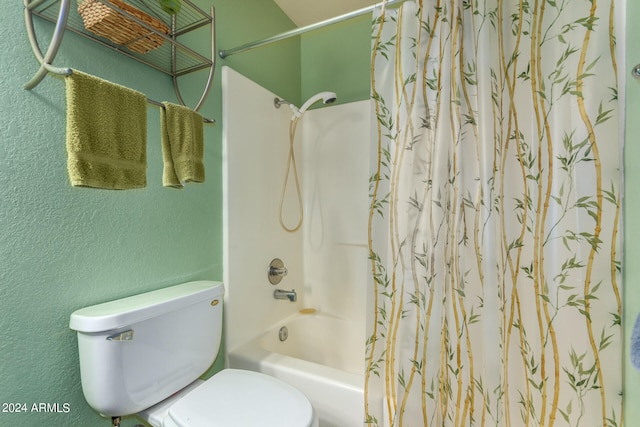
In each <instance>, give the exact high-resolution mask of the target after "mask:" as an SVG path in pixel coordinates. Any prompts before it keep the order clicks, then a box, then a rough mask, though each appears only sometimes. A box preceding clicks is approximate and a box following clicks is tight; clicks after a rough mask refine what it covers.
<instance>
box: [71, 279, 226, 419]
mask: <svg viewBox="0 0 640 427" xmlns="http://www.w3.org/2000/svg"><path fill="white" fill-rule="evenodd" d="M223 294H224V287H223V285H222V283H220V282H212V281H196V282H188V283H183V284H181V285H176V286H171V287H168V288H164V289H160V290H157V291H153V292H147V293H144V294H140V295H135V296H132V297H128V298H124V299H120V300H116V301H111V302H107V303H104V304H98V305H94V306H91V307H87V308H83V309H81V310H78V311H76V312H74V313H73V314H72V315H71V320H70V323H69V327H70V328H71V329H73V330H75V331H77V335H78V351H79V355H80V374H81V377H82V391H83V392H84V396H85V399H86V400H87V403H89V405H90V406H91V407H92V408H93V409H95V410H96V411H98V412H99V413H100V414H102V415H103V416H110V417H112V416H122V415H129V414H134V413H137V412H140V411H141V410H143V409H146V408H148V407H150V406H152V405H154V404H156V403H158V402H160V401H162V400H164V399H166V398H167V397H169V396H171V395H172V394H174V393H175V392H177V391H179V390H181V389H182V388H184V387H185V386H187V385H188V384H190V383H192V382H193V381H195V380H196V379H197V378H198V377H199V376H200V375H202V374H203V373H204V372H205V371H206V370H207V369H208V368H209V367H210V366H211V364H212V363H213V361H214V360H215V358H216V356H217V354H218V350H219V348H220V341H221V333H222V296H223Z"/></svg>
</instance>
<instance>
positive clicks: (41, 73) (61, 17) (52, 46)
mask: <svg viewBox="0 0 640 427" xmlns="http://www.w3.org/2000/svg"><path fill="white" fill-rule="evenodd" d="M40 3H42V1H40V0H35V1H33V2H29V0H24V18H25V23H26V25H27V34H28V35H29V42H30V43H31V49H32V50H33V54H34V55H35V57H36V59H37V60H38V62H39V63H40V69H38V72H36V74H35V75H34V76H33V77H32V78H31V80H29V81H28V82H27V83H25V85H24V88H25V89H27V90H31V89H33V88H34V87H36V86H38V84H39V83H40V82H41V81H42V79H44V78H45V77H46V75H47V74H48V73H54V74H59V75H69V74H71V69H69V68H58V67H54V66H53V65H51V63H52V62H53V60H54V59H55V57H56V54H57V53H58V49H59V48H60V44H61V42H62V36H64V30H65V27H66V26H67V19H68V18H69V6H70V3H71V0H60V12H59V13H58V22H57V23H56V28H55V30H54V32H53V37H52V38H51V43H49V48H48V49H47V53H46V54H44V55H43V54H42V50H40V46H39V45H38V39H37V37H36V33H35V30H34V28H33V15H32V13H31V9H33V8H34V7H37V6H38V5H39V4H40Z"/></svg>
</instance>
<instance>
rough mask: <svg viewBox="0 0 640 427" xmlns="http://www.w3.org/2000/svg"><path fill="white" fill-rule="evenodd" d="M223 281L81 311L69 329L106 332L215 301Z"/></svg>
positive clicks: (175, 288) (188, 285) (178, 287)
mask: <svg viewBox="0 0 640 427" xmlns="http://www.w3.org/2000/svg"><path fill="white" fill-rule="evenodd" d="M223 294H224V286H223V284H222V283H221V282H214V281H210V280H199V281H194V282H187V283H183V284H180V285H175V286H170V287H168V288H163V289H158V290H156V291H151V292H146V293H143V294H139V295H134V296H130V297H127V298H122V299H119V300H115V301H110V302H105V303H103V304H98V305H93V306H91V307H86V308H82V309H80V310H77V311H75V312H74V313H73V314H71V320H70V321H69V327H70V328H71V329H73V330H74V331H78V332H88V333H91V332H94V333H95V332H103V331H110V330H113V329H118V328H122V327H125V326H128V325H132V324H134V323H137V322H141V321H143V320H147V319H151V318H153V317H156V316H159V315H161V314H164V313H169V312H172V311H175V310H179V309H181V308H184V307H187V306H190V305H193V304H196V303H198V302H201V301H203V300H207V299H216V298H219V297H221V296H222V295H223Z"/></svg>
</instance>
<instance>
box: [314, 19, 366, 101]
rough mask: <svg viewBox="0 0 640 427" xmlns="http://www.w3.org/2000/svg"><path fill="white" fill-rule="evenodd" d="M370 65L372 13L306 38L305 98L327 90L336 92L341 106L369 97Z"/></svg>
mask: <svg viewBox="0 0 640 427" xmlns="http://www.w3.org/2000/svg"><path fill="white" fill-rule="evenodd" d="M370 64H371V14H370V13H369V14H367V15H363V16H361V17H358V18H354V19H350V20H349V21H345V22H341V23H338V24H334V25H331V26H330V27H326V28H323V29H321V30H317V31H313V32H311V33H307V34H305V35H303V36H302V99H303V100H306V99H308V98H309V97H310V96H312V95H314V94H316V93H318V92H323V91H332V92H336V94H337V95H338V100H337V103H338V104H344V103H348V102H354V101H362V100H364V99H367V98H369V94H370V86H371V84H370V83H371V79H370V78H369V75H370V73H369V69H370ZM318 105H319V104H317V105H316V106H318Z"/></svg>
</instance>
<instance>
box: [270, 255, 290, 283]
mask: <svg viewBox="0 0 640 427" xmlns="http://www.w3.org/2000/svg"><path fill="white" fill-rule="evenodd" d="M287 274H289V270H287V268H286V267H285V266H284V263H283V262H282V260H281V259H280V258H275V259H273V261H271V264H269V272H268V274H267V277H268V278H269V283H271V284H272V285H277V284H278V283H280V281H281V280H282V278H283V277H284V276H286V275H287Z"/></svg>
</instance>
